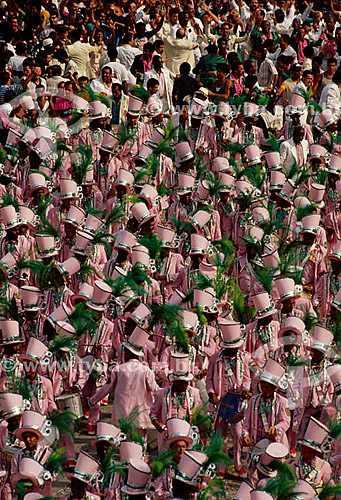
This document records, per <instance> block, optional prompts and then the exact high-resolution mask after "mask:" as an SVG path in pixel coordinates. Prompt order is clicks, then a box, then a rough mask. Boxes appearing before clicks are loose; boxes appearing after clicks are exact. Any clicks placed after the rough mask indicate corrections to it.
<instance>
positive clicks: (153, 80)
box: [147, 78, 159, 89]
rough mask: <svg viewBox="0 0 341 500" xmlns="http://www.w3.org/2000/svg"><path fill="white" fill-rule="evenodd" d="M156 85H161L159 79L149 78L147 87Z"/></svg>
mask: <svg viewBox="0 0 341 500" xmlns="http://www.w3.org/2000/svg"><path fill="white" fill-rule="evenodd" d="M155 85H159V80H157V79H156V78H149V80H148V82H147V89H149V88H150V87H155Z"/></svg>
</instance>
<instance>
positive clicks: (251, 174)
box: [242, 163, 266, 191]
mask: <svg viewBox="0 0 341 500" xmlns="http://www.w3.org/2000/svg"><path fill="white" fill-rule="evenodd" d="M242 175H243V176H244V177H246V178H247V179H248V180H249V181H250V182H251V184H252V185H253V186H255V188H257V189H259V190H260V191H261V190H262V188H263V186H264V184H265V182H266V172H265V171H264V170H263V167H262V165H261V164H260V163H257V165H252V166H248V167H246V168H245V169H244V170H243V171H242Z"/></svg>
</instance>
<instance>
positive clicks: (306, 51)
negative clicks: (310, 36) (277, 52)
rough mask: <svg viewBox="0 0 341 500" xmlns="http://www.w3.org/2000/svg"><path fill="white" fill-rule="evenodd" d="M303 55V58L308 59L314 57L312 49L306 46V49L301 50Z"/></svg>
mask: <svg viewBox="0 0 341 500" xmlns="http://www.w3.org/2000/svg"><path fill="white" fill-rule="evenodd" d="M303 55H304V56H305V57H308V58H309V59H311V58H312V56H313V55H314V49H313V47H312V46H311V45H307V46H306V47H304V49H303Z"/></svg>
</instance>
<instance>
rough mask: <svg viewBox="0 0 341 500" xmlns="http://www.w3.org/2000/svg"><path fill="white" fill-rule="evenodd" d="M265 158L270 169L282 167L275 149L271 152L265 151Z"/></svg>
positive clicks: (274, 169)
mask: <svg viewBox="0 0 341 500" xmlns="http://www.w3.org/2000/svg"><path fill="white" fill-rule="evenodd" d="M265 160H266V163H267V165H268V167H269V169H270V170H271V171H276V170H279V169H281V168H282V164H281V157H280V154H279V153H278V152H277V151H274V152H272V153H265ZM283 175H284V174H283ZM284 178H285V176H284ZM283 184H284V182H283Z"/></svg>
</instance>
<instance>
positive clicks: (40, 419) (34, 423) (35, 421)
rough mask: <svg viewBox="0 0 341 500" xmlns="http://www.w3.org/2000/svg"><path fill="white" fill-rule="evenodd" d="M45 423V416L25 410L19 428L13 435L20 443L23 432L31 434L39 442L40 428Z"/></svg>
mask: <svg viewBox="0 0 341 500" xmlns="http://www.w3.org/2000/svg"><path fill="white" fill-rule="evenodd" d="M45 421H46V416H45V415H43V414H42V413H39V412H37V411H32V410H25V411H24V413H23V414H22V421H21V426H20V427H19V429H17V430H16V431H15V435H16V436H17V438H18V439H20V440H21V441H22V440H23V434H24V433H25V432H33V433H34V434H35V435H36V436H37V438H38V440H39V441H41V440H42V439H43V437H44V436H43V434H42V431H41V430H42V427H43V425H44V423H45Z"/></svg>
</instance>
